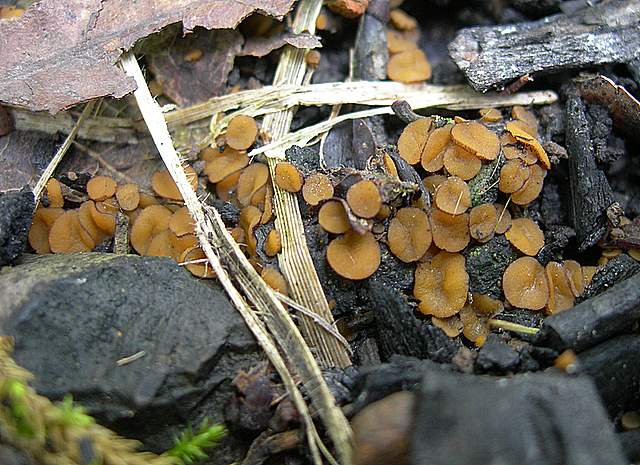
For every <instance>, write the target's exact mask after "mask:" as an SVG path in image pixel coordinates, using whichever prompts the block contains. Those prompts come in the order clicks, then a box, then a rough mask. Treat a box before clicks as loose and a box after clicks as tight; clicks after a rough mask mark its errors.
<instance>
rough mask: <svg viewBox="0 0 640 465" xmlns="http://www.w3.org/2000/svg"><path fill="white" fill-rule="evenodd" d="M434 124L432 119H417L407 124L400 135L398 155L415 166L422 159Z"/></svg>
mask: <svg viewBox="0 0 640 465" xmlns="http://www.w3.org/2000/svg"><path fill="white" fill-rule="evenodd" d="M432 123H433V120H432V119H431V118H420V119H417V120H415V121H412V122H411V123H409V124H407V126H406V127H405V128H404V130H403V131H402V134H400V137H399V138H398V153H399V154H400V156H401V157H402V158H403V159H404V160H405V161H406V162H407V163H409V164H410V165H415V164H416V163H418V162H419V161H420V159H421V158H422V156H423V153H424V150H425V148H426V147H427V145H426V144H427V140H428V139H429V131H430V130H431V125H432Z"/></svg>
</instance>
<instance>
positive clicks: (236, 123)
mask: <svg viewBox="0 0 640 465" xmlns="http://www.w3.org/2000/svg"><path fill="white" fill-rule="evenodd" d="M256 137H258V125H257V123H256V120H255V119H253V118H252V117H251V116H246V115H238V116H234V117H233V118H231V121H229V125H228V126H227V132H226V134H225V141H226V143H227V145H228V146H229V147H231V148H232V149H235V150H247V149H248V148H249V147H251V146H252V145H253V143H254V142H255V141H256Z"/></svg>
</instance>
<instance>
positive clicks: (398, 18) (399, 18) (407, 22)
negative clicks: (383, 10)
mask: <svg viewBox="0 0 640 465" xmlns="http://www.w3.org/2000/svg"><path fill="white" fill-rule="evenodd" d="M389 23H391V25H392V26H393V27H395V28H396V29H398V30H399V31H413V30H414V29H416V28H417V27H418V22H417V21H416V20H415V18H414V17H412V16H409V15H408V14H407V13H405V12H404V11H402V10H400V9H398V8H395V9H393V10H391V11H390V12H389Z"/></svg>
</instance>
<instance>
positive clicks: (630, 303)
mask: <svg viewBox="0 0 640 465" xmlns="http://www.w3.org/2000/svg"><path fill="white" fill-rule="evenodd" d="M638 320H640V274H636V275H635V276H632V277H631V278H629V279H627V280H625V281H623V282H621V283H619V284H616V285H615V286H613V287H612V288H611V289H609V290H608V291H606V292H603V293H602V294H600V295H598V296H596V297H594V298H592V299H589V300H587V301H585V302H582V303H580V304H578V305H576V306H575V307H573V308H571V309H569V310H565V311H564V312H560V313H557V314H555V315H551V316H550V317H548V318H546V319H545V320H544V322H543V323H542V327H541V328H540V332H539V333H538V335H537V337H536V344H538V345H542V346H547V347H551V348H553V349H556V350H563V349H572V350H574V351H576V352H581V351H583V350H586V349H588V348H590V347H593V346H595V345H597V344H599V343H601V342H602V341H606V340H607V339H609V338H611V337H613V336H615V335H617V334H620V333H623V332H625V331H627V330H629V329H630V328H631V327H632V326H633V325H634V324H635V323H636V322H637V321H638Z"/></svg>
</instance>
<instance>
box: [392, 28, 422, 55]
mask: <svg viewBox="0 0 640 465" xmlns="http://www.w3.org/2000/svg"><path fill="white" fill-rule="evenodd" d="M417 47H418V46H417V45H416V43H415V42H413V41H412V40H409V39H408V38H407V37H405V35H404V34H402V33H400V32H398V31H387V49H388V50H389V53H391V54H393V53H400V52H406V51H408V50H414V49H416V48H417Z"/></svg>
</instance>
